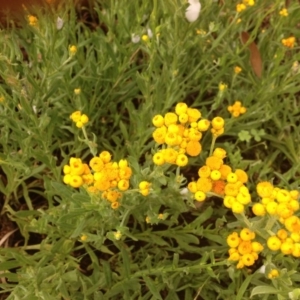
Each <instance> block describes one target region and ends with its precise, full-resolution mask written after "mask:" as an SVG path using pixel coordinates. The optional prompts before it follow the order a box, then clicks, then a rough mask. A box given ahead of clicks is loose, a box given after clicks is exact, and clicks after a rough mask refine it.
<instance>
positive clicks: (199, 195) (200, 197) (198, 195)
mask: <svg viewBox="0 0 300 300" xmlns="http://www.w3.org/2000/svg"><path fill="white" fill-rule="evenodd" d="M205 198H206V194H205V193H204V192H202V191H197V192H196V193H195V200H196V201H199V202H202V201H204V200H205Z"/></svg>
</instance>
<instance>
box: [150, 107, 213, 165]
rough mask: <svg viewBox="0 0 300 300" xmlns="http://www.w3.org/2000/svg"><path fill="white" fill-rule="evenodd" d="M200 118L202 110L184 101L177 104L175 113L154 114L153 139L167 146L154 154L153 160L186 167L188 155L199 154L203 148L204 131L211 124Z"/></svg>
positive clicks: (157, 162) (159, 163) (160, 163)
mask: <svg viewBox="0 0 300 300" xmlns="http://www.w3.org/2000/svg"><path fill="white" fill-rule="evenodd" d="M200 118H201V112H200V111H199V110H198V109H195V108H191V107H188V106H187V105H186V104H185V103H182V102H180V103H178V104H177V105H176V107H175V113H173V112H168V113H166V114H165V115H164V116H162V115H156V116H154V118H153V119H152V123H153V125H154V126H155V127H156V129H155V130H154V132H153V134H152V136H153V139H154V140H155V142H156V143H157V144H159V145H165V146H166V148H164V149H161V150H159V151H158V152H157V153H155V154H154V156H153V162H154V163H155V164H156V165H163V164H165V163H169V164H176V165H178V166H180V167H184V166H185V165H187V163H188V157H187V155H189V156H197V155H199V154H200V152H201V150H202V146H201V143H200V140H201V138H202V132H203V131H207V130H208V128H209V126H210V122H209V121H208V120H206V119H201V120H199V119H200Z"/></svg>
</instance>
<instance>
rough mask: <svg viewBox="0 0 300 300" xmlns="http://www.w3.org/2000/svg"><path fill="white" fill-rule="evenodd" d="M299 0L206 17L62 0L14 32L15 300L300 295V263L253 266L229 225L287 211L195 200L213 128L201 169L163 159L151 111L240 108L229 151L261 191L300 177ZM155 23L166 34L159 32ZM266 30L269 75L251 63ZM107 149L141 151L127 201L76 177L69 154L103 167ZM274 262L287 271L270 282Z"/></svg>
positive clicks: (4, 124)
mask: <svg viewBox="0 0 300 300" xmlns="http://www.w3.org/2000/svg"><path fill="white" fill-rule="evenodd" d="M290 2H291V3H290V5H289V7H288V12H289V15H288V16H287V17H283V16H280V15H279V11H280V10H281V9H282V8H283V7H284V3H283V2H282V1H257V3H255V5H254V6H249V7H247V9H246V10H245V11H243V12H241V13H237V12H236V3H234V1H219V2H218V1H201V4H202V10H201V14H200V17H199V19H198V20H197V21H195V22H193V23H188V22H187V20H186V19H185V9H186V8H187V4H186V1H181V0H176V1H174V0H164V1H158V0H153V1H132V0H123V1H118V0H112V1H102V0H95V1H88V3H87V4H88V5H87V7H84V6H82V7H81V6H80V5H78V7H77V8H76V6H74V4H73V1H70V2H69V1H63V3H58V4H57V5H49V6H47V9H45V8H42V7H32V8H28V9H29V10H26V11H25V12H24V15H23V17H22V18H21V19H18V20H15V22H12V21H11V22H10V24H13V25H11V27H10V28H3V29H2V30H1V31H0V41H1V45H2V48H1V53H0V201H1V202H0V203H1V205H0V208H1V216H0V221H1V234H0V246H1V248H0V253H1V255H0V273H1V283H0V287H1V291H0V295H1V294H3V297H7V299H14V300H17V299H28V300H29V299H30V300H34V299H46V300H48V299H49V300H51V299H74V300H76V299H78V300H82V299H145V300H146V299H172V300H173V299H187V300H189V299H191V300H195V299H205V300H206V299H207V300H210V299H224V300H225V299H240V300H242V299H266V300H267V299H270V300H271V299H279V300H281V299H300V291H299V288H298V286H299V282H300V277H299V275H298V274H297V272H296V271H297V268H299V258H295V257H291V256H286V255H283V254H282V253H280V254H278V253H277V252H276V253H275V252H272V251H271V250H269V249H267V248H265V249H264V251H263V256H262V257H261V258H260V259H259V260H258V261H257V262H256V264H255V265H253V266H251V267H249V268H243V269H240V270H237V269H236V267H235V265H234V264H233V263H232V262H230V261H228V246H227V244H226V238H227V236H228V234H230V233H231V232H232V231H233V230H240V229H241V228H242V227H248V228H250V229H251V230H254V231H256V232H258V233H259V238H260V239H261V240H264V241H265V240H266V239H267V237H268V236H269V235H270V234H276V230H277V229H278V228H279V225H278V224H280V223H279V222H278V221H276V222H273V223H270V222H269V223H268V222H267V221H266V219H263V220H261V219H259V218H258V217H253V216H251V210H250V209H248V210H247V213H248V214H245V215H234V214H233V213H232V212H231V211H230V210H228V209H227V208H225V207H224V206H223V205H222V203H221V201H220V200H219V199H218V198H217V197H215V196H214V195H211V197H209V198H208V199H207V200H206V201H205V202H204V203H195V201H194V200H193V199H192V197H191V194H190V193H189V192H187V193H185V190H184V188H185V187H186V186H187V183H188V182H189V181H191V180H192V179H193V178H196V177H197V172H198V171H197V169H198V167H199V166H202V165H203V164H204V163H205V159H206V158H207V156H208V155H209V151H210V147H211V145H212V142H211V135H210V134H209V133H207V134H206V135H204V136H203V139H202V140H201V145H202V148H203V150H202V153H201V154H200V155H199V157H195V158H193V159H190V160H189V165H188V166H187V167H184V168H182V169H180V168H179V167H178V168H177V169H175V168H174V167H170V166H159V167H157V166H154V165H153V162H152V154H153V153H154V151H156V150H157V145H155V143H154V141H153V139H152V132H153V126H152V122H151V120H152V118H153V117H154V116H155V115H157V114H162V115H164V114H165V113H166V112H169V111H173V109H174V107H175V105H176V104H177V103H178V102H185V103H187V104H188V105H189V106H191V107H194V108H197V109H199V110H201V113H202V116H203V117H204V118H209V119H212V118H213V117H216V116H221V117H223V118H224V119H225V133H224V135H222V136H221V137H220V138H218V139H217V141H216V144H215V147H221V148H224V149H225V150H226V151H227V158H226V162H228V164H229V165H230V166H231V167H232V168H233V169H237V168H239V169H243V170H247V174H248V176H249V182H248V183H247V184H248V185H247V186H248V188H249V190H250V191H251V193H252V194H253V199H252V201H253V202H257V201H258V197H257V196H255V186H256V184H257V183H258V182H260V181H272V182H273V183H274V184H276V185H277V186H279V187H282V188H286V189H288V190H292V189H298V188H299V184H300V177H299V167H300V160H299V157H300V142H299V141H300V129H299V128H300V127H299V113H300V111H299V92H300V86H299V84H298V82H299V78H300V72H299V65H298V61H299V60H300V54H299V47H298V46H297V44H296V45H295V47H294V48H293V49H289V48H286V47H284V46H283V45H282V43H281V40H282V39H284V38H288V37H289V36H290V35H293V36H295V37H296V40H297V38H299V33H298V31H297V22H298V15H299V9H300V6H299V3H298V2H297V1H294V2H293V1H290ZM29 14H31V15H34V16H36V17H37V20H38V23H37V26H31V25H29V24H28V18H27V15H29ZM58 17H59V18H61V19H62V20H63V26H62V28H57V18H58ZM8 18H9V16H8ZM85 18H86V19H85ZM239 18H241V21H240V22H238V20H239ZM8 23H9V22H8ZM149 29H151V31H152V33H153V37H151V38H149V37H148V39H145V40H144V39H143V38H142V36H143V35H147V32H148V31H147V30H149ZM241 32H248V34H249V36H250V41H249V42H248V43H246V44H243V43H242V42H241V41H240V34H241ZM135 35H138V36H139V37H141V39H140V41H139V42H137V43H136V42H134V41H133V36H135ZM253 41H254V42H255V43H256V45H257V47H258V49H259V51H260V55H261V58H262V67H263V73H262V78H258V77H257V76H256V75H255V72H254V71H253V68H252V66H251V59H250V56H251V47H249V44H250V42H253ZM72 45H73V46H76V49H77V51H76V53H72V51H71V48H70V47H71V46H72ZM235 66H239V67H241V68H242V71H241V73H240V74H236V73H235V72H234V67H235ZM220 83H224V84H226V85H227V88H225V89H224V90H220V89H219V85H220ZM76 89H79V90H78V91H79V92H75V90H76ZM236 100H239V101H241V102H242V104H243V106H244V107H246V108H247V111H246V113H245V114H243V115H241V116H239V117H237V118H234V117H231V116H230V113H229V112H228V110H227V107H228V106H229V105H232V104H233V103H234V102H235V101H236ZM74 111H81V112H83V113H84V114H86V115H87V116H88V117H89V122H88V124H87V125H86V126H85V127H84V131H82V130H80V129H79V128H77V127H76V126H75V124H74V123H73V122H72V121H71V120H70V115H71V113H73V112H74ZM103 150H107V151H109V152H110V153H112V156H113V160H114V161H118V160H120V159H122V158H126V159H127V160H128V163H129V165H130V167H131V168H132V171H133V175H132V177H131V179H130V186H131V188H130V189H129V190H128V191H126V192H125V193H124V196H123V199H122V205H121V206H120V207H119V208H118V209H116V210H114V209H112V208H111V206H110V203H109V202H108V201H106V200H104V199H101V197H99V196H97V195H93V194H92V193H89V192H88V191H87V190H86V189H85V188H83V187H81V188H79V189H74V188H72V187H70V186H67V185H65V184H64V183H63V181H62V178H63V167H64V165H67V164H68V163H69V159H70V157H78V158H81V159H82V160H83V161H85V162H86V163H88V161H89V160H90V159H91V158H92V156H93V151H95V152H96V153H100V152H101V151H103ZM143 180H147V181H149V182H151V193H150V195H149V196H147V197H145V196H143V195H141V194H140V193H139V189H138V186H139V183H140V182H141V181H143ZM146 220H147V222H146ZM274 224H275V225H274ZM15 229H18V230H17V232H16V231H15ZM262 266H263V269H261V267H262ZM264 268H265V269H264ZM273 269H278V270H280V275H279V277H277V278H274V279H269V278H268V274H269V272H270V271H271V270H273ZM1 299H4V298H1Z"/></svg>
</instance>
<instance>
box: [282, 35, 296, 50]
mask: <svg viewBox="0 0 300 300" xmlns="http://www.w3.org/2000/svg"><path fill="white" fill-rule="evenodd" d="M295 42H296V38H295V37H294V36H291V37H289V38H286V39H282V40H281V43H282V45H283V46H285V47H287V48H294V46H295Z"/></svg>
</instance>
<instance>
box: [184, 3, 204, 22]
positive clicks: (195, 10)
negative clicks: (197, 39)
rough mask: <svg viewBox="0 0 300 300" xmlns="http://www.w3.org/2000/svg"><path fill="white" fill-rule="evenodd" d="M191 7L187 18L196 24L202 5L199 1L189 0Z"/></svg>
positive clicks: (187, 11) (186, 15)
mask: <svg viewBox="0 0 300 300" xmlns="http://www.w3.org/2000/svg"><path fill="white" fill-rule="evenodd" d="M188 2H189V4H190V5H189V7H188V8H187V9H186V11H185V17H186V18H187V20H188V21H189V22H195V21H196V20H197V19H198V17H199V14H200V10H201V3H200V2H199V0H189V1H188Z"/></svg>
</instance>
